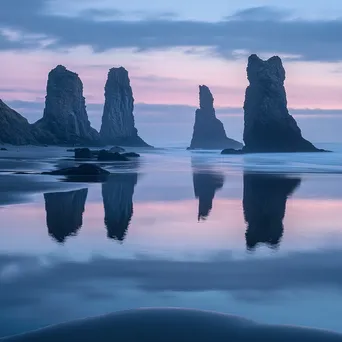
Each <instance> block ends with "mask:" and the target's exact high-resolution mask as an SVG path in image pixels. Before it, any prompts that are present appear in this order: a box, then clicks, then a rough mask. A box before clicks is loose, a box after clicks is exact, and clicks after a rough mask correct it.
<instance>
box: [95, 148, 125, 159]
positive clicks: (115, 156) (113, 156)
mask: <svg viewBox="0 0 342 342" xmlns="http://www.w3.org/2000/svg"><path fill="white" fill-rule="evenodd" d="M97 160H98V161H127V160H128V159H127V157H125V156H124V155H122V154H120V153H117V152H115V153H111V152H108V151H106V150H101V151H100V152H99V154H98V157H97Z"/></svg>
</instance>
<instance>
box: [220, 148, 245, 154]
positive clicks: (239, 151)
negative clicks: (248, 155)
mask: <svg viewBox="0 0 342 342" xmlns="http://www.w3.org/2000/svg"><path fill="white" fill-rule="evenodd" d="M244 153H245V152H244V150H242V149H241V150H234V149H233V148H226V149H224V150H223V151H221V154H244Z"/></svg>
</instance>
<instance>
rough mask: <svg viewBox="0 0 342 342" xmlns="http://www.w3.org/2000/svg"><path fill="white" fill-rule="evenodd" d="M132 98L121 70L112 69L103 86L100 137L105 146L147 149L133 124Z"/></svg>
mask: <svg viewBox="0 0 342 342" xmlns="http://www.w3.org/2000/svg"><path fill="white" fill-rule="evenodd" d="M133 110H134V98H133V92H132V88H131V85H130V80H129V77H128V71H127V70H126V69H125V68H123V67H119V68H112V69H110V70H109V72H108V78H107V82H106V85H105V104H104V109H103V116H102V125H101V130H100V136H101V139H102V141H103V142H104V143H105V144H107V145H120V146H134V147H149V145H148V144H147V143H146V142H145V141H143V140H142V139H141V138H140V137H139V135H138V130H137V129H136V128H135V122H134V115H133Z"/></svg>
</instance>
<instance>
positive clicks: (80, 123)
mask: <svg viewBox="0 0 342 342" xmlns="http://www.w3.org/2000/svg"><path fill="white" fill-rule="evenodd" d="M34 126H35V127H36V128H38V129H39V131H40V132H39V133H38V136H37V138H38V139H39V141H40V142H42V143H46V144H59V145H62V144H65V145H82V144H88V145H99V143H100V136H99V133H98V132H97V131H96V130H95V129H94V128H92V127H91V125H90V122H89V119H88V114H87V111H86V105H85V98H84V96H83V84H82V81H81V79H80V78H79V76H78V75H77V74H76V73H74V72H71V71H69V70H67V69H66V68H65V67H64V66H62V65H58V66H57V67H56V68H55V69H53V70H51V71H50V73H49V76H48V81H47V87H46V98H45V109H44V115H43V118H42V119H40V120H39V121H37V122H36V123H35V124H34Z"/></svg>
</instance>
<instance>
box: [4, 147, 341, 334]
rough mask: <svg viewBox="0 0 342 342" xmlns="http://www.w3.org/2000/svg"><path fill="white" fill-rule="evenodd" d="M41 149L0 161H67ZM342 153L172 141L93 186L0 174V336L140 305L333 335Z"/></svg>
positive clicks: (337, 310)
mask: <svg viewBox="0 0 342 342" xmlns="http://www.w3.org/2000/svg"><path fill="white" fill-rule="evenodd" d="M44 153H45V154H47V155H48V156H49V158H50V159H49V160H47V162H46V163H45V162H42V160H46V158H45V157H44V158H45V159H44V158H43V157H42V155H41V154H39V153H38V152H37V151H34V152H32V153H31V154H30V155H29V157H24V155H28V154H25V153H24V154H23V155H22V156H21V157H20V158H21V160H20V161H17V160H15V159H12V158H8V159H2V169H7V170H18V169H26V170H37V169H43V168H52V167H53V166H56V165H59V166H60V165H69V164H70V163H71V164H72V162H71V161H70V160H67V159H66V158H65V157H66V153H64V152H62V150H51V151H49V152H46V150H45V151H44V152H43V154H44ZM341 160H342V154H341V153H331V154H311V155H310V154H297V155H287V154H283V155H268V156H260V155H254V156H244V157H243V156H226V157H221V156H220V155H218V154H217V153H216V152H215V153H214V152H202V153H201V152H196V153H190V152H186V151H182V150H178V149H174V150H157V151H154V152H149V153H143V154H142V158H141V159H140V162H136V163H129V165H126V166H120V165H118V166H113V165H112V166H110V167H109V169H110V170H111V171H112V172H115V174H114V175H113V176H111V177H110V178H109V180H108V181H107V182H106V183H103V184H100V183H96V184H86V183H84V184H82V183H66V182H63V183H60V182H57V181H55V179H54V178H49V179H48V180H47V178H46V177H42V176H36V175H35V176H29V182H28V183H27V179H28V176H23V175H16V176H11V175H8V174H6V173H5V174H2V175H0V182H2V187H1V190H0V192H1V201H2V202H1V203H4V204H5V203H6V205H3V206H2V207H0V222H1V223H0V234H1V235H0V236H1V238H0V303H1V304H0V336H5V335H8V334H13V333H18V332H23V331H26V330H31V329H34V328H38V327H42V326H45V325H47V324H52V323H58V322H62V321H66V320H71V319H76V318H80V317H85V316H89V315H98V314H102V313H107V312H111V311H115V310H122V309H128V308H136V307H143V306H184V307H192V308H201V309H213V310H217V311H222V312H227V313H232V314H238V315H242V316H245V317H248V318H252V319H255V320H257V321H260V322H267V323H281V324H300V325H307V326H312V327H320V328H328V329H332V330H335V331H340V332H342V325H341V316H342V307H341V304H340V303H341V301H342V291H341V290H342V273H341V270H342V210H341V208H342V173H341V172H342V163H341ZM107 167H108V166H107ZM11 184H12V185H13V186H12V187H11ZM37 184H41V186H37ZM30 186H32V187H34V189H35V191H36V192H35V194H31V192H30V191H29V189H30ZM45 188H46V190H44V189H45ZM44 192H45V193H44ZM18 195H25V196H23V197H22V196H18ZM18 201H20V202H23V201H25V203H20V204H17V203H16V202H18ZM8 203H12V204H8Z"/></svg>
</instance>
